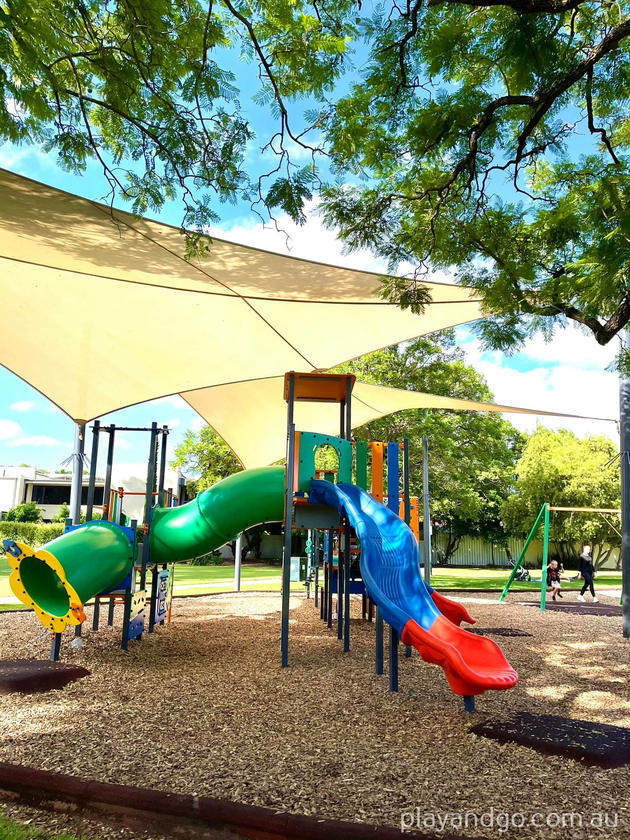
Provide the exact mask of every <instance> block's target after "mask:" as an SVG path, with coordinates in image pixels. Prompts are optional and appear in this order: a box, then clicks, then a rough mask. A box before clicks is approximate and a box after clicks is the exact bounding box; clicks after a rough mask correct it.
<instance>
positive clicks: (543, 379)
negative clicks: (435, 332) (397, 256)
mask: <svg viewBox="0 0 630 840" xmlns="http://www.w3.org/2000/svg"><path fill="white" fill-rule="evenodd" d="M230 61H231V63H232V66H233V68H234V70H235V72H237V74H238V76H239V84H240V85H241V87H242V90H243V92H244V98H243V99H242V103H243V104H244V107H245V106H246V113H247V115H248V117H249V118H250V119H251V120H252V121H253V124H254V127H255V128H256V130H257V132H258V134H259V137H258V138H256V139H254V140H253V141H252V142H251V144H250V148H249V150H248V153H247V166H248V167H249V168H250V169H251V170H252V171H254V172H256V171H258V172H259V171H262V167H263V166H266V162H265V161H264V160H263V159H262V157H261V154H260V147H261V146H262V145H263V143H264V139H261V138H265V139H266V137H267V136H268V133H269V129H270V126H271V125H272V123H271V121H270V119H269V118H268V117H267V115H266V113H265V112H264V111H263V110H261V109H260V108H258V107H256V106H254V105H253V104H252V103H249V104H247V102H246V96H247V95H250V94H251V92H253V90H254V79H255V72H256V67H255V65H253V64H250V65H244V64H243V63H242V62H239V61H238V59H236V58H235V57H234V56H232V58H231V59H230ZM304 162H306V156H304ZM0 166H1V167H4V168H6V169H9V170H11V171H13V172H16V173H19V174H22V175H26V176H28V177H30V178H34V179H36V180H39V181H42V182H44V183H47V184H49V185H51V186H55V187H58V188H60V189H64V190H68V191H70V192H73V193H76V194H78V195H82V196H85V197H86V198H91V199H95V200H103V198H104V196H105V195H106V192H107V185H106V182H105V181H104V179H103V177H102V173H101V172H100V170H99V168H98V167H97V166H96V165H94V164H92V165H90V166H89V167H88V171H87V173H86V174H85V175H83V176H76V175H70V174H68V173H65V172H63V171H62V170H61V169H60V168H59V167H58V166H57V163H56V159H55V157H54V156H52V155H47V154H45V153H43V152H41V151H39V150H38V149H36V148H34V147H28V146H23V147H19V148H17V147H13V146H10V145H4V146H2V147H0ZM121 206H123V207H124V205H121ZM181 212H182V210H181V206H180V205H179V204H178V203H177V202H175V203H173V204H171V205H169V206H167V207H165V208H164V210H163V212H162V213H161V214H160V215H159V216H155V217H156V218H159V219H160V220H161V221H164V222H168V223H171V224H175V225H177V224H179V221H180V219H181ZM218 212H220V214H221V216H222V221H221V224H220V225H219V226H218V227H217V228H216V229H215V230H214V231H213V232H214V233H215V234H216V235H218V236H224V237H225V238H228V239H232V240H234V241H238V242H242V243H244V244H248V245H252V246H256V247H260V248H265V249H268V250H273V251H279V252H281V253H287V252H290V253H291V254H292V255H293V256H297V257H303V258H305V259H315V260H321V261H325V262H328V263H336V264H341V265H346V266H350V267H354V268H359V269H370V270H377V271H379V270H385V265H384V264H383V263H382V262H381V261H379V260H378V259H375V258H374V256H373V255H371V254H369V253H366V252H363V253H355V254H352V255H350V256H348V255H345V254H343V251H342V246H341V244H340V243H339V242H337V240H336V238H335V235H334V233H333V232H331V231H327V230H325V228H324V227H323V225H322V224H321V221H320V219H319V218H318V216H317V206H316V203H315V202H313V203H311V205H310V206H309V208H308V222H307V224H306V225H305V226H304V227H302V228H299V227H296V226H295V225H293V224H292V223H291V222H290V221H289V220H287V219H280V223H281V226H282V227H283V228H284V229H285V230H286V231H287V232H288V233H289V234H290V241H289V243H288V244H287V241H286V237H285V236H284V234H280V233H278V232H277V231H275V230H273V229H271V228H270V227H263V226H262V225H261V224H260V221H259V220H258V219H257V218H255V217H254V215H253V214H252V212H251V210H250V209H249V207H248V206H247V205H245V204H243V203H240V204H235V205H230V204H225V205H220V207H219V208H218ZM436 279H445V277H444V275H441V276H439V277H437V278H436ZM458 339H459V341H460V343H461V345H462V347H463V348H464V350H465V353H466V356H467V359H468V361H469V362H470V363H471V364H473V365H474V366H475V367H476V368H477V369H478V370H480V371H481V372H482V373H483V374H484V376H485V377H486V379H487V381H488V384H489V385H490V388H491V389H492V390H493V392H494V394H495V399H496V401H497V402H501V403H507V404H512V405H523V406H528V407H538V408H543V409H547V410H553V411H566V412H570V413H575V414H588V415H596V416H599V417H616V416H617V414H618V410H617V378H616V375H615V374H614V373H612V372H610V371H609V370H607V367H608V366H609V365H610V363H611V362H612V360H613V358H614V355H615V353H616V352H617V349H618V344H617V343H615V344H614V345H611V346H609V347H608V348H601V347H599V346H598V345H597V344H596V343H595V341H594V339H593V338H592V337H591V336H590V335H585V334H583V333H581V332H580V331H579V330H578V329H577V328H569V329H566V330H559V331H557V333H556V334H555V335H554V337H553V340H552V342H551V343H549V344H545V342H543V340H542V338H536V339H534V340H532V341H529V342H528V343H527V346H526V348H525V350H524V351H523V352H521V353H519V354H517V355H514V356H511V357H508V356H505V355H504V354H500V353H494V352H484V351H483V350H482V349H481V347H480V346H479V342H478V341H477V339H475V337H474V336H473V334H472V333H471V332H470V330H469V329H468V328H465V327H463V328H460V329H459V330H458ZM104 419H105V420H106V421H108V422H116V423H120V424H124V425H147V424H149V423H150V422H151V421H153V420H156V421H158V423H159V424H160V425H161V424H163V423H167V424H169V425H170V426H171V428H172V430H173V433H172V435H171V439H170V440H171V452H172V451H173V449H174V446H175V445H176V444H177V442H178V441H179V440H181V438H182V437H183V435H184V434H185V432H186V430H187V429H189V428H193V429H198V428H199V427H200V424H201V421H200V419H199V418H198V417H197V415H196V414H195V412H194V411H192V409H190V408H189V407H188V406H187V405H186V404H185V403H184V402H183V401H182V400H180V399H179V398H178V397H171V398H165V399H163V400H157V401H154V402H152V403H147V404H144V405H141V406H136V407H134V408H130V409H126V410H124V411H119V412H115V413H114V414H111V415H107V417H106V418H104ZM510 420H512V422H514V423H515V425H518V426H519V427H520V428H524V429H528V430H531V429H533V428H534V427H535V423H536V420H535V419H533V418H529V417H527V418H525V417H523V418H518V417H517V418H515V417H514V416H511V417H510ZM545 425H548V426H552V427H554V428H557V427H560V426H562V427H568V428H571V429H572V430H573V431H575V432H576V433H577V434H580V435H582V434H607V435H609V436H611V437H615V436H616V429H615V425H614V424H613V423H595V422H585V421H566V420H563V421H555V420H549V419H546V420H545ZM72 439H73V424H72V422H71V420H70V419H69V418H67V417H66V416H65V415H64V414H63V413H62V412H61V411H59V410H58V409H57V408H56V407H55V406H53V405H52V404H51V403H49V402H48V401H47V400H46V399H45V398H44V397H43V396H41V395H40V394H39V393H37V392H35V391H34V390H33V389H32V388H31V387H30V386H29V385H27V384H26V383H24V382H22V381H21V380H20V379H18V378H17V377H16V376H14V375H13V374H11V373H10V372H9V371H7V370H6V369H4V368H1V367H0V464H5V465H6V464H15V465H17V464H20V463H27V464H31V465H33V466H39V467H43V468H45V469H49V470H52V469H55V468H57V467H58V466H59V465H60V464H61V462H62V461H63V460H64V458H66V457H67V456H68V455H69V453H70V452H71V448H72ZM145 449H146V440H145V438H144V436H143V437H142V440H139V436H137V435H136V436H133V435H130V434H128V435H123V436H122V437H121V439H120V442H119V444H118V449H117V459H118V460H123V461H124V462H126V463H144V462H145V461H146V457H147V455H146V451H145Z"/></svg>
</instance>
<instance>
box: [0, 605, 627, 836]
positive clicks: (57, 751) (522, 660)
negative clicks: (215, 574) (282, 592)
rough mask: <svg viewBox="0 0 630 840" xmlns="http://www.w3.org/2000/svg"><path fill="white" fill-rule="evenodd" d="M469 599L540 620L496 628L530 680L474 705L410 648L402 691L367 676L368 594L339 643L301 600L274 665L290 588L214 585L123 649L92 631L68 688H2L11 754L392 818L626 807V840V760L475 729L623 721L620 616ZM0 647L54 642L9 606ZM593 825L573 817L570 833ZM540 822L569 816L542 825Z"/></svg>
mask: <svg viewBox="0 0 630 840" xmlns="http://www.w3.org/2000/svg"><path fill="white" fill-rule="evenodd" d="M462 597H463V598H465V603H466V606H467V608H468V609H469V610H470V611H471V612H472V613H473V615H475V616H476V617H477V619H478V626H479V627H482V628H486V630H487V628H492V627H500V628H506V627H512V628H517V629H520V630H522V631H525V632H527V633H531V634H532V637H531V638H529V637H524V636H515V637H507V636H506V637H502V638H501V645H502V648H503V650H504V651H505V653H506V655H507V657H508V658H509V661H510V662H511V663H512V664H513V665H514V666H515V667H516V669H517V670H518V672H519V675H520V677H521V681H520V682H519V684H518V685H517V686H516V688H515V689H514V690H512V691H510V692H495V693H490V694H486V695H483V696H481V697H479V698H478V709H479V711H478V712H477V713H476V714H475V715H473V716H471V715H468V714H466V713H465V712H464V711H463V709H462V706H461V703H459V702H458V700H457V698H455V697H454V696H453V695H452V693H451V692H450V690H449V689H448V686H447V683H446V680H445V679H444V676H443V674H442V672H441V671H440V670H439V669H438V668H437V667H435V666H428V665H426V664H425V663H423V662H422V661H421V660H420V659H419V657H418V656H417V655H415V654H414V656H413V658H412V659H411V660H409V659H405V658H404V657H401V659H400V687H401V690H400V693H399V694H398V695H391V694H390V693H389V692H388V690H387V678H386V676H384V677H376V676H375V675H374V671H373V667H372V657H373V650H374V647H373V643H374V631H373V627H372V626H370V625H369V624H363V623H361V622H360V621H359V620H358V616H359V613H360V603H355V604H353V611H354V612H353V621H352V649H351V652H350V653H349V654H346V655H344V654H343V652H342V648H341V645H340V644H339V642H338V641H337V638H336V634H335V633H331V632H330V631H327V630H326V629H325V627H324V626H323V625H322V623H321V622H320V620H319V617H318V614H316V611H315V609H314V606H313V602H312V601H310V602H307V601H304V600H302V599H301V598H299V597H292V599H291V607H292V610H291V613H292V616H291V617H292V621H293V623H292V628H291V656H290V662H291V667H290V668H289V669H287V670H285V671H281V669H280V667H279V663H278V656H277V640H278V635H279V631H280V615H279V608H280V600H279V596H277V595H254V594H250V593H247V594H241V595H221V596H208V597H204V598H194V599H192V598H191V599H189V600H185V601H179V602H178V604H177V611H176V616H175V622H174V624H173V625H172V626H171V627H170V628H169V629H168V630H167V631H163V630H158V631H157V632H156V634H155V635H154V636H147V637H146V639H145V640H144V641H143V642H142V643H141V644H133V645H132V646H131V647H130V650H129V652H128V653H127V654H125V653H123V652H122V651H120V650H119V649H118V648H117V646H116V644H115V638H116V634H117V633H118V630H117V629H114V630H111V629H110V630H108V629H103V631H102V632H100V633H99V634H98V635H96V636H93V635H91V634H90V633H89V632H86V636H85V638H86V642H87V644H88V646H87V648H86V650H85V651H82V652H81V651H71V650H70V649H69V648H68V647H65V648H64V658H65V659H66V660H67V661H72V662H74V663H76V664H80V665H84V666H85V667H86V668H88V669H89V670H90V671H91V672H92V674H91V676H89V677H87V678H85V679H83V680H80V681H79V682H76V683H72V684H70V685H68V686H67V687H66V688H65V689H63V690H62V691H58V692H51V693H50V694H47V695H38V696H28V695H10V696H6V697H0V731H1V732H2V733H3V734H2V739H1V740H0V761H10V762H13V763H21V764H24V765H29V766H33V767H40V768H42V769H47V770H53V771H57V772H65V773H70V774H75V775H81V776H82V777H84V778H91V779H96V780H99V781H105V782H115V783H122V784H134V785H140V786H146V787H152V788H158V789H162V790H172V791H175V792H181V793H191V794H192V793H195V794H201V795H207V796H213V797H224V798H227V799H232V800H235V801H240V802H245V803H248V804H254V805H265V806H271V807H274V808H278V809H282V810H289V811H293V812H296V813H302V814H317V815H319V816H321V817H326V818H330V819H345V820H354V821H365V822H371V823H378V824H381V825H389V826H398V827H399V826H400V824H401V812H414V814H415V809H416V808H419V809H420V814H421V815H422V817H423V818H425V817H427V815H430V814H434V815H436V816H438V815H440V816H442V817H444V816H445V815H446V814H458V813H462V814H464V813H465V812H467V811H471V810H472V811H474V812H476V813H477V814H479V815H481V814H483V813H485V812H488V811H489V809H490V808H493V809H494V812H495V813H497V812H507V813H523V814H525V815H530V814H532V813H534V812H541V813H543V814H545V815H546V814H549V813H551V812H555V811H559V812H560V813H569V812H570V813H573V814H581V815H583V818H584V820H585V821H586V820H587V819H590V817H591V814H593V813H594V812H598V813H600V812H601V813H603V812H608V814H610V815H612V814H614V813H618V814H619V825H618V828H616V829H615V828H608V829H606V831H605V836H606V837H608V838H611V837H612V838H614V837H618V838H625V837H627V836H628V833H629V831H630V807H629V806H628V805H627V804H626V803H627V797H626V796H625V794H624V791H627V789H628V786H629V784H630V767H629V766H625V767H620V768H617V769H612V770H598V769H593V768H590V767H586V766H583V765H581V764H580V763H578V762H576V761H574V760H571V759H568V758H564V757H561V756H554V755H551V756H549V755H543V754H540V753H537V752H535V751H533V750H531V749H529V748H527V747H524V746H520V745H518V744H511V743H508V744H504V745H501V744H499V743H497V742H496V741H492V740H489V739H486V738H482V737H477V736H474V735H471V734H470V733H469V727H470V725H471V723H473V722H480V721H482V720H486V719H490V718H493V719H497V718H500V717H505V718H507V717H511V716H513V715H514V714H515V713H518V712H521V711H527V712H530V713H538V714H545V713H546V714H549V713H551V714H554V715H566V716H567V717H569V718H574V719H582V720H588V721H592V722H598V723H605V724H613V725H617V726H626V727H628V726H630V686H629V685H628V683H627V680H626V678H625V669H627V666H628V664H629V663H628V658H629V654H628V652H627V651H626V649H625V648H623V647H622V648H620V646H619V619H618V618H616V617H609V616H598V615H579V616H578V615H571V614H566V613H561V612H551V611H550V612H548V613H547V614H546V615H541V614H540V612H539V611H537V610H533V609H532V608H530V607H526V606H521V605H519V604H518V600H519V598H521V599H522V596H519V594H518V593H514V595H511V596H510V602H509V603H506V604H504V605H499V604H498V603H496V600H497V597H498V596H496V595H488V594H486V595H485V596H484V595H476V594H463V596H462ZM571 597H573V596H571ZM89 618H90V616H89V612H88V626H89ZM36 637H39V638H36ZM0 649H2V651H3V656H5V657H10V658H20V657H24V656H35V657H41V658H45V657H46V656H47V653H48V643H47V640H46V639H45V638H44V637H41V636H40V625H39V624H38V623H37V621H36V619H35V618H34V617H33V616H29V617H28V619H25V617H24V615H23V614H22V615H12V614H3V615H0ZM554 791H556V792H557V791H561V792H567V797H566V799H565V798H564V794H563V796H561V797H560V799H561V801H560V802H558V801H557V796H556V797H554V795H553V792H554ZM420 828H423V826H422V824H420ZM471 828H472V826H469V827H468V830H465V829H462V831H461V833H462V834H464V835H468V836H470V835H474V836H488V837H496V836H497V828H496V824H495V826H494V827H493V828H487V827H484V826H483V825H478V826H476V828H474V830H471ZM424 830H425V831H427V828H426V827H424ZM597 833H599V832H597ZM518 834H519V836H522V837H533V836H538V837H539V836H541V835H540V830H536V831H533V830H532V829H528V828H527V827H525V828H522V829H519V831H518ZM593 834H594V832H593V830H592V828H590V827H589V826H586V825H585V827H584V828H583V829H580V828H579V827H576V826H575V825H574V826H573V828H572V829H571V836H572V838H573V840H580V838H582V837H584V838H586V837H592V836H593ZM508 836H509V835H508ZM544 836H545V837H546V838H556V837H557V838H564V837H566V836H567V829H566V827H562V826H558V827H557V828H554V827H552V826H548V827H546V828H545V831H544ZM602 836H603V835H602Z"/></svg>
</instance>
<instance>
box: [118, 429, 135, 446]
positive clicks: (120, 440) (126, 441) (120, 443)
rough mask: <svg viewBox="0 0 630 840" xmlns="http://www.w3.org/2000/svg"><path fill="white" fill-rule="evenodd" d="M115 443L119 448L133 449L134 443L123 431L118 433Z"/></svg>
mask: <svg viewBox="0 0 630 840" xmlns="http://www.w3.org/2000/svg"><path fill="white" fill-rule="evenodd" d="M115 443H116V447H117V449H133V444H132V443H131V441H130V440H129V439H128V438H126V437H125V435H124V434H123V433H122V432H117V433H116V438H115Z"/></svg>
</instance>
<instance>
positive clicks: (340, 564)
mask: <svg viewBox="0 0 630 840" xmlns="http://www.w3.org/2000/svg"><path fill="white" fill-rule="evenodd" d="M337 558H338V559H337V638H338V639H340V640H341V639H343V607H344V602H343V592H344V589H343V584H344V569H345V568H346V557H345V554H342V551H341V531H340V532H339V550H338V553H337Z"/></svg>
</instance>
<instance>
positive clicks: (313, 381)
mask: <svg viewBox="0 0 630 840" xmlns="http://www.w3.org/2000/svg"><path fill="white" fill-rule="evenodd" d="M291 375H293V376H294V377H295V389H294V399H295V401H296V402H298V401H301V400H302V401H306V402H308V401H310V402H337V403H339V402H343V401H344V400H345V398H346V390H347V383H348V381H350V390H352V388H353V387H354V383H355V380H356V376H353V375H352V374H350V373H347V374H342V373H296V372H295V371H290V372H289V373H285V375H284V398H285V400H288V399H289V377H290V376H291Z"/></svg>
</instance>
